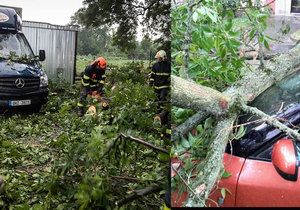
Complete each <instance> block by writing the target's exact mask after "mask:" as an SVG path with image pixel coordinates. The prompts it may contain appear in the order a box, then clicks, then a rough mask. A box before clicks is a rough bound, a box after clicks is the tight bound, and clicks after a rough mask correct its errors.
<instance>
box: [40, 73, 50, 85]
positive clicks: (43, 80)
mask: <svg viewBox="0 0 300 210" xmlns="http://www.w3.org/2000/svg"><path fill="white" fill-rule="evenodd" d="M45 86H48V77H47V74H45V73H42V74H41V77H40V87H45Z"/></svg>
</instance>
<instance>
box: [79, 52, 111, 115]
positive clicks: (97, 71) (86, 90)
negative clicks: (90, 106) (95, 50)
mask: <svg viewBox="0 0 300 210" xmlns="http://www.w3.org/2000/svg"><path fill="white" fill-rule="evenodd" d="M106 66H107V63H106V60H105V58H103V57H99V58H97V59H96V60H95V61H93V62H92V63H91V64H90V65H88V66H87V67H86V68H85V70H84V72H82V75H81V77H82V78H81V84H82V91H81V93H80V98H79V102H78V103H77V106H78V115H79V116H83V115H84V113H85V110H84V107H85V106H86V97H87V95H89V94H90V95H91V94H92V93H93V92H95V91H97V92H98V94H99V95H100V96H102V95H103V94H104V89H103V86H104V81H105V70H106Z"/></svg>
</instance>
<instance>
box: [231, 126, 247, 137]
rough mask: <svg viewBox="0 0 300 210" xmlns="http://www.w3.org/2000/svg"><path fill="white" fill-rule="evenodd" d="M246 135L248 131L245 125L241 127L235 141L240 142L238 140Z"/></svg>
mask: <svg viewBox="0 0 300 210" xmlns="http://www.w3.org/2000/svg"><path fill="white" fill-rule="evenodd" d="M245 133H246V129H245V127H244V125H241V126H240V127H239V130H238V132H237V134H236V135H235V137H234V139H236V140H238V139H240V138H242V137H243V136H244V135H245Z"/></svg>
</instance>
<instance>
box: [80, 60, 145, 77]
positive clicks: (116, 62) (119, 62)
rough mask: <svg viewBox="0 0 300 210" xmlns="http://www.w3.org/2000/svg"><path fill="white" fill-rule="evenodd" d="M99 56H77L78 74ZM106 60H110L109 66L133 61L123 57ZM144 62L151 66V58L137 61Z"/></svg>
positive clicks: (120, 65) (122, 64)
mask: <svg viewBox="0 0 300 210" xmlns="http://www.w3.org/2000/svg"><path fill="white" fill-rule="evenodd" d="M96 58H97V57H96V56H93V55H78V56H77V58H76V72H77V75H79V74H80V73H81V72H82V71H83V70H84V69H85V67H86V66H87V65H89V64H90V63H92V62H93V61H94V60H95V59H96ZM106 60H107V62H108V67H109V66H118V67H122V66H124V65H125V64H126V63H131V62H132V60H130V59H126V58H122V57H106ZM140 61H142V62H144V66H145V67H148V66H149V60H137V62H140Z"/></svg>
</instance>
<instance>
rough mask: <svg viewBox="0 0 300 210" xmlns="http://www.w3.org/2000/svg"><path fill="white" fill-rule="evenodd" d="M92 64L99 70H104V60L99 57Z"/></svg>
mask: <svg viewBox="0 0 300 210" xmlns="http://www.w3.org/2000/svg"><path fill="white" fill-rule="evenodd" d="M93 63H94V64H96V65H97V66H99V68H101V69H106V65H107V64H106V60H105V58H103V57H99V58H97V59H96V60H95V61H94V62H93Z"/></svg>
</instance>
